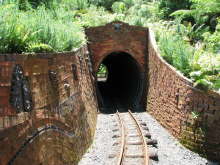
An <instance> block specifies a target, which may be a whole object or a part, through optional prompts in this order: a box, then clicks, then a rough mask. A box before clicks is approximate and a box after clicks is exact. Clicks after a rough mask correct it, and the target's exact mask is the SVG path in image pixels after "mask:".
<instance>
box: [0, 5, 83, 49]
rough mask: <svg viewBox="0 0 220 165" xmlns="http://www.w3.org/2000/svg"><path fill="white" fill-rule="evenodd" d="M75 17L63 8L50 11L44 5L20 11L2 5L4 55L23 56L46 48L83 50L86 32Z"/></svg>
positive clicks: (2, 47) (0, 43)
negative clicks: (74, 20) (78, 48)
mask: <svg viewBox="0 0 220 165" xmlns="http://www.w3.org/2000/svg"><path fill="white" fill-rule="evenodd" d="M61 13H62V14H61ZM73 16H74V15H73V14H70V13H67V12H65V9H61V8H60V9H59V10H47V9H45V7H43V6H42V7H39V8H38V9H36V10H28V11H20V10H19V9H18V6H16V5H3V6H0V17H1V18H3V19H1V20H0V25H1V26H0V36H1V42H0V52H1V53H23V52H30V51H34V50H37V51H39V50H43V49H45V50H44V51H46V50H49V51H52V50H53V51H56V52H62V51H71V50H73V49H74V48H77V47H80V46H81V44H82V43H83V42H85V38H84V33H83V30H82V28H81V27H80V26H79V25H77V24H75V23H74V22H73ZM46 45H47V46H46ZM37 46H39V48H37ZM48 48H49V49H48Z"/></svg>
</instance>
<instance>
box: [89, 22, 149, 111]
mask: <svg viewBox="0 0 220 165" xmlns="http://www.w3.org/2000/svg"><path fill="white" fill-rule="evenodd" d="M86 35H87V38H88V49H89V53H90V57H91V61H92V63H93V74H94V76H95V77H96V72H97V71H98V68H99V66H100V64H101V63H102V62H103V60H104V59H106V58H107V56H108V55H109V54H111V53H112V52H125V53H127V54H129V55H131V56H132V58H133V59H134V60H135V61H136V62H137V64H138V66H139V69H140V79H141V81H142V84H143V85H142V86H141V91H140V92H139V93H140V95H141V96H139V97H140V99H139V101H137V103H135V106H137V107H138V108H139V107H140V106H141V107H144V105H145V92H144V91H146V90H145V89H146V86H147V85H146V79H147V78H146V76H147V63H148V62H147V61H148V60H147V58H148V53H147V40H148V37H147V36H148V29H147V28H143V27H138V26H130V25H128V24H126V23H123V22H119V21H115V22H112V23H109V24H107V25H105V26H99V27H93V28H89V29H86ZM96 85H97V84H96Z"/></svg>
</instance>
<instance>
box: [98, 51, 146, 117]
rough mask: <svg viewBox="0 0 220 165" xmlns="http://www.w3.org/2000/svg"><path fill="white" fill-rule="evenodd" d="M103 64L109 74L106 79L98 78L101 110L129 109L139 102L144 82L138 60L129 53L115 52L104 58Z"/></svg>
mask: <svg viewBox="0 0 220 165" xmlns="http://www.w3.org/2000/svg"><path fill="white" fill-rule="evenodd" d="M100 65H101V64H100ZM102 65H104V66H106V68H107V72H108V74H107V77H106V79H105V80H104V81H103V80H99V79H98V78H97V93H98V100H99V105H100V110H101V111H102V112H104V113H105V112H109V113H111V112H114V111H115V108H117V109H119V110H127V109H128V108H133V107H134V106H135V105H136V104H138V102H139V101H140V99H141V97H140V94H141V93H142V89H143V88H142V84H143V83H142V79H141V71H140V67H139V64H138V63H137V61H136V60H135V59H134V58H133V57H132V56H131V55H130V54H128V53H125V52H113V53H110V54H109V55H107V56H106V57H105V58H104V60H103V61H102Z"/></svg>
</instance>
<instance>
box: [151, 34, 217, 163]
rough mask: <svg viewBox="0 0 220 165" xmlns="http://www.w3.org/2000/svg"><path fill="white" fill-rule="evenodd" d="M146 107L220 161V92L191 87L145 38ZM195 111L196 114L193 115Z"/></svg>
mask: <svg viewBox="0 0 220 165" xmlns="http://www.w3.org/2000/svg"><path fill="white" fill-rule="evenodd" d="M148 52H149V56H148V57H149V58H148V62H149V63H148V68H149V73H148V74H149V79H148V80H147V81H148V83H149V88H148V92H147V93H148V94H147V111H149V112H150V113H151V114H152V115H153V116H154V117H155V118H156V119H157V120H158V121H159V122H160V123H161V124H162V125H163V126H164V127H165V128H167V129H168V130H169V131H170V133H172V134H173V135H174V136H175V137H177V138H178V139H180V141H181V142H182V143H183V144H184V145H185V146H186V147H188V148H190V149H191V150H194V151H197V152H199V153H201V154H203V155H204V156H206V157H208V158H209V159H213V160H218V161H220V138H219V137H220V95H219V94H217V93H214V92H209V93H205V92H203V91H200V90H198V89H195V88H193V87H192V82H190V80H188V79H186V78H184V77H183V76H182V75H180V74H179V73H177V72H176V70H175V69H174V68H173V67H172V66H170V65H169V64H167V63H166V62H165V61H164V60H163V59H162V58H161V57H160V56H159V53H158V50H157V46H156V42H155V40H154V36H153V33H152V32H150V35H149V42H148ZM193 113H194V114H197V115H198V117H195V116H193Z"/></svg>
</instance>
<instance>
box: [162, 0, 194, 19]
mask: <svg viewBox="0 0 220 165" xmlns="http://www.w3.org/2000/svg"><path fill="white" fill-rule="evenodd" d="M191 5H192V2H191V0H159V9H160V16H161V18H165V19H168V18H170V14H171V13H173V12H174V11H176V10H179V9H189V8H190V7H191Z"/></svg>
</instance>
